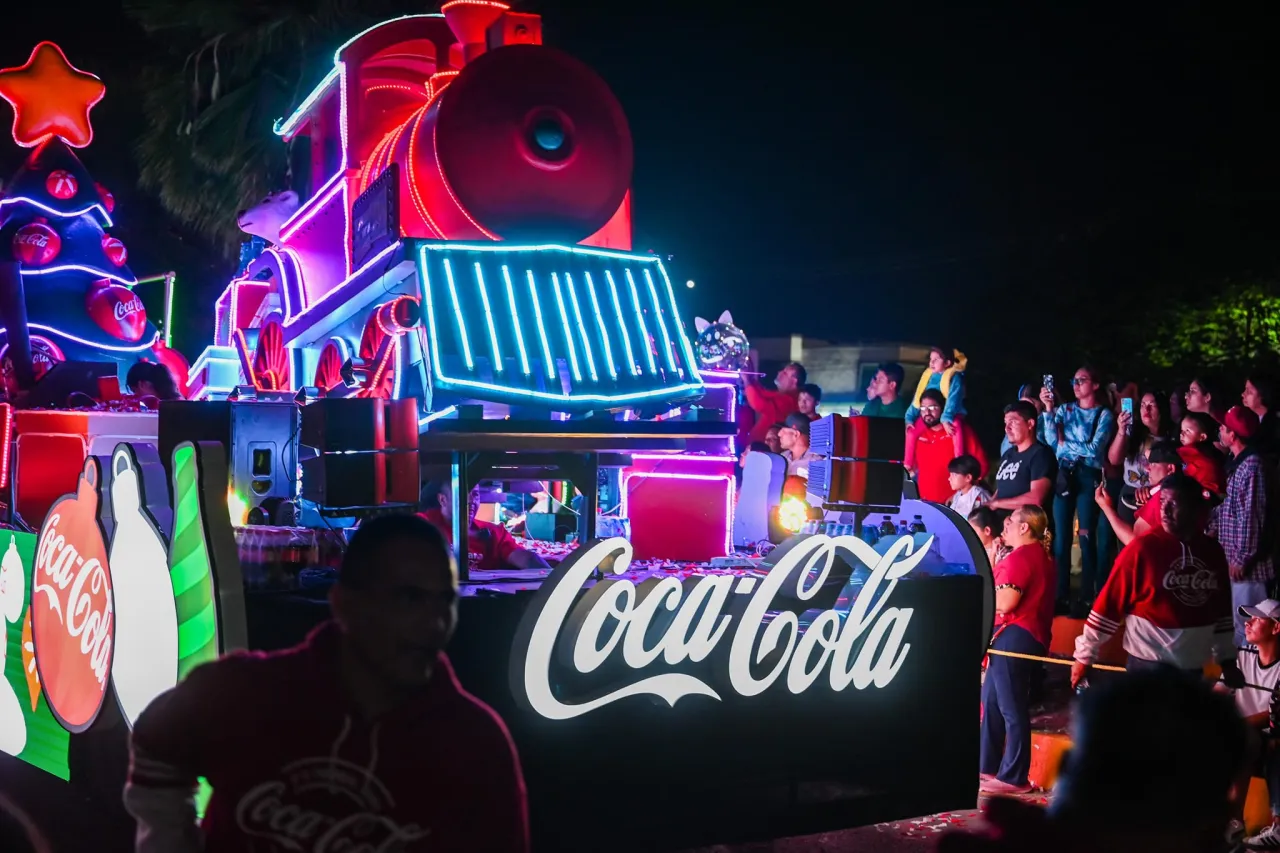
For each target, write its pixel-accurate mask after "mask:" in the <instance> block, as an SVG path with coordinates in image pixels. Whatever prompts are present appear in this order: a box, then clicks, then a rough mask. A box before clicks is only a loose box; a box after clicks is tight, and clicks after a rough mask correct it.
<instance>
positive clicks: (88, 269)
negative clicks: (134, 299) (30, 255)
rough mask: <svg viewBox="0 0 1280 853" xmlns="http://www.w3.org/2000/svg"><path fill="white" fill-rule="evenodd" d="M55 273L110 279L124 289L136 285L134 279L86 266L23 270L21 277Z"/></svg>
mask: <svg viewBox="0 0 1280 853" xmlns="http://www.w3.org/2000/svg"><path fill="white" fill-rule="evenodd" d="M56 272H87V273H89V274H90V275H96V276H99V277H100V278H105V279H110V280H111V281H114V282H116V283H117V284H123V285H124V286H125V287H133V286H134V285H135V284H137V283H138V280H137V279H136V278H132V279H130V278H124V277H123V276H118V275H116V274H114V273H109V272H107V271H106V270H100V269H97V268H96V267H91V266H86V265H85V264H63V265H61V266H57V267H44V268H43V269H38V270H28V269H24V270H23V271H22V275H23V276H24V277H25V276H29V275H52V274H53V273H56Z"/></svg>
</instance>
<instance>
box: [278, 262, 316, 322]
mask: <svg viewBox="0 0 1280 853" xmlns="http://www.w3.org/2000/svg"><path fill="white" fill-rule="evenodd" d="M280 251H281V252H283V253H284V256H285V257H286V258H288V259H289V263H290V264H292V265H293V295H294V296H296V297H297V298H298V301H299V302H301V303H302V311H306V310H307V306H308V305H310V304H311V300H310V298H309V297H308V296H307V289H306V288H305V287H303V286H302V256H301V255H299V254H298V250H297V249H289V248H285V249H281V250H280ZM290 305H292V303H288V302H286V304H285V307H286V308H288V307H289V306H290ZM299 313H301V312H299ZM285 316H286V317H288V316H289V313H288V312H286V313H285Z"/></svg>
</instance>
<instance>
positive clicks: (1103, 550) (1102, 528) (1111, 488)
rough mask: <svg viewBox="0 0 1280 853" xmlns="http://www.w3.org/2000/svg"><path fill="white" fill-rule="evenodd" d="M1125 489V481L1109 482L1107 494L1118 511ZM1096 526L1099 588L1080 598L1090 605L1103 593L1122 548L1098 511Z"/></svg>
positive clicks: (1096, 582) (1082, 586) (1095, 578)
mask: <svg viewBox="0 0 1280 853" xmlns="http://www.w3.org/2000/svg"><path fill="white" fill-rule="evenodd" d="M1123 487H1124V481H1122V480H1108V481H1107V494H1108V495H1110V496H1111V504H1112V506H1114V507H1116V508H1117V509H1120V508H1121V504H1120V491H1121V489H1122V488H1123ZM1129 523H1130V524H1133V519H1132V518H1130V519H1129ZM1096 526H1097V530H1098V532H1097V535H1096V536H1095V537H1094V541H1095V542H1097V551H1098V565H1097V569H1096V571H1095V574H1094V585H1095V586H1096V587H1097V588H1096V589H1095V590H1094V593H1093V595H1092V596H1085V595H1084V594H1083V593H1082V594H1081V596H1080V597H1081V598H1089V604H1093V599H1095V598H1097V595H1098V593H1099V592H1101V591H1102V587H1103V586H1105V585H1106V583H1107V578H1109V577H1111V566H1112V564H1114V563H1115V561H1116V553H1117V551H1118V550H1119V546H1120V540H1119V539H1117V538H1116V532H1115V531H1114V530H1112V529H1111V522H1110V521H1108V520H1107V517H1106V516H1105V515H1103V514H1102V511H1101V510H1099V511H1098V520H1097V523H1096ZM1083 589H1084V585H1083V584H1082V585H1081V590H1083Z"/></svg>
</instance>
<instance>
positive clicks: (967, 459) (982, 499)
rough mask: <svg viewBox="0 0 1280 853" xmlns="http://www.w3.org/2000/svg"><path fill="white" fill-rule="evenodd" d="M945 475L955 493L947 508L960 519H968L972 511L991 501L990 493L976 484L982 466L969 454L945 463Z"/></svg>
mask: <svg viewBox="0 0 1280 853" xmlns="http://www.w3.org/2000/svg"><path fill="white" fill-rule="evenodd" d="M947 475H948V476H947V482H948V483H949V484H950V485H951V488H952V490H953V491H954V492H955V494H953V495H952V496H951V500H949V501H947V506H949V507H951V508H952V509H953V510H955V511H956V512H957V513H959V515H960V517H961V518H968V517H969V513H971V512H973V511H974V509H976V508H977V507H980V506H983V505H984V504H986V503H987V502H988V501H990V500H991V493H990V492H988V491H987V489H986V487H985V486H983V485H982V484H981V483H979V482H978V478H979V477H981V476H982V465H981V463H979V462H978V460H977V459H975V458H974V457H972V456H970V455H969V454H967V453H966V454H965V455H963V456H957V457H956V458H955V459H952V460H951V461H950V462H949V463H947Z"/></svg>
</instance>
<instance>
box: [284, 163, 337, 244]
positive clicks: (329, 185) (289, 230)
mask: <svg viewBox="0 0 1280 853" xmlns="http://www.w3.org/2000/svg"><path fill="white" fill-rule="evenodd" d="M345 177H346V173H345V172H343V171H339V172H338V174H336V175H334V176H333V177H332V178H330V179H329V180H328V181H327V182H326V183H325V185H324V186H322V187H321V188H320V191H319V192H317V193H316V194H315V195H313V196H312V197H311V198H309V199H307V200H306V201H305V202H304V203H303V204H302V206H301V207H299V208H298V209H297V210H295V211H294V213H293V216H290V217H289V218H288V219H286V220H285V221H284V224H283V225H281V226H280V242H281V243H287V242H289V240H290V238H292V237H293V235H294V234H297V233H298V231H299V230H300V229H301V228H303V227H304V226H305V225H306V224H307V223H308V222H310V221H311V220H312V218H313V217H315V215H316V214H318V213H320V212H321V210H323V208H324V206H325V205H326V204H328V202H329V199H331V198H333V197H334V196H335V195H337V194H338V193H339V192H341V191H342V190H344V189H346V186H347V182H346V181H345V180H343V178H345ZM299 220H301V221H299Z"/></svg>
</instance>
